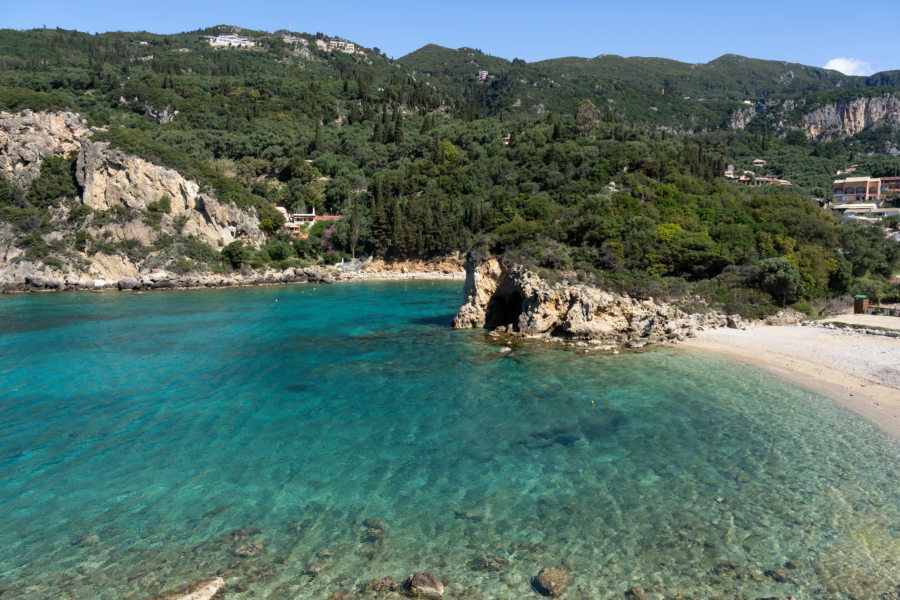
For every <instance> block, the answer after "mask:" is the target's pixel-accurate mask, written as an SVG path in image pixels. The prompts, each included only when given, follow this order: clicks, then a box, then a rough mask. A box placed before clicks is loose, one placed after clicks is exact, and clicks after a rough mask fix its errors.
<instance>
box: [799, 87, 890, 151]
mask: <svg viewBox="0 0 900 600" xmlns="http://www.w3.org/2000/svg"><path fill="white" fill-rule="evenodd" d="M880 127H890V128H893V129H900V96H897V95H896V94H884V95H883V96H876V97H872V98H854V99H853V100H850V101H849V102H836V103H833V104H827V105H825V106H822V107H820V108H817V109H815V110H813V111H811V112H809V113H807V114H806V115H804V117H803V129H804V131H806V135H807V136H808V137H809V138H811V139H815V140H835V139H838V140H839V139H844V138H847V137H850V136H852V135H856V134H857V133H861V132H863V131H867V130H871V129H877V128H880Z"/></svg>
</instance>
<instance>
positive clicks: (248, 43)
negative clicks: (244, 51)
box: [206, 33, 256, 48]
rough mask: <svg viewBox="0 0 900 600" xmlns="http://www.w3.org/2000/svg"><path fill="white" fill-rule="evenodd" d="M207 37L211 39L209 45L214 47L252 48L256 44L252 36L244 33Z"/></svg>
mask: <svg viewBox="0 0 900 600" xmlns="http://www.w3.org/2000/svg"><path fill="white" fill-rule="evenodd" d="M206 39H207V40H208V41H209V45H210V46H213V47H222V46H225V47H232V46H234V47H238V48H252V47H253V46H255V45H256V42H254V41H253V40H252V39H251V38H249V37H247V36H244V35H237V34H236V33H223V34H221V35H217V36H207V37H206Z"/></svg>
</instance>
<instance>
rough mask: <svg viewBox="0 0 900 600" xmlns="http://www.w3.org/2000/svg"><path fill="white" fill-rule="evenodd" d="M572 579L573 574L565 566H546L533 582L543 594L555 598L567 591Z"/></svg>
mask: <svg viewBox="0 0 900 600" xmlns="http://www.w3.org/2000/svg"><path fill="white" fill-rule="evenodd" d="M571 579H572V574H571V573H569V570H568V569H567V568H565V567H544V568H543V569H541V572H540V573H538V574H537V577H535V578H534V580H533V581H532V583H533V584H534V587H535V589H537V591H538V592H540V593H541V594H543V595H545V596H550V597H551V598H555V597H557V596H559V595H561V594H562V593H563V592H564V591H566V588H567V587H568V585H569V581H571Z"/></svg>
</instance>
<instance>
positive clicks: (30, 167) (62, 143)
mask: <svg viewBox="0 0 900 600" xmlns="http://www.w3.org/2000/svg"><path fill="white" fill-rule="evenodd" d="M90 134H91V130H90V129H89V128H88V126H87V122H86V121H85V120H84V119H82V118H81V117H80V116H79V115H77V114H75V113H71V112H55V113H47V112H38V113H34V112H31V111H30V110H26V111H22V112H19V113H7V112H3V111H0V175H3V177H5V178H6V179H8V180H9V181H11V182H13V183H15V184H16V185H18V186H19V187H20V188H22V189H28V186H30V185H31V182H32V181H33V180H34V179H35V178H37V176H38V174H39V173H40V171H41V163H42V162H43V161H44V157H45V156H47V155H48V154H49V155H55V156H65V155H67V154H69V153H70V152H73V151H79V150H81V143H82V141H83V140H85V139H86V138H87V137H88V136H90Z"/></svg>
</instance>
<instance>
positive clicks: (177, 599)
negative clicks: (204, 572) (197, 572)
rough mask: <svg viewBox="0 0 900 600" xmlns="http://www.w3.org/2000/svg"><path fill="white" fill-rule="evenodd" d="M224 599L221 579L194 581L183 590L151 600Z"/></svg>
mask: <svg viewBox="0 0 900 600" xmlns="http://www.w3.org/2000/svg"><path fill="white" fill-rule="evenodd" d="M224 597H225V580H224V579H222V578H221V577H213V578H211V579H209V578H207V579H195V580H194V581H192V582H190V583H189V584H187V585H186V586H184V587H183V588H178V589H174V590H171V591H168V592H165V593H163V594H160V595H159V596H154V597H153V598H152V600H213V599H219V598H224Z"/></svg>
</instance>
